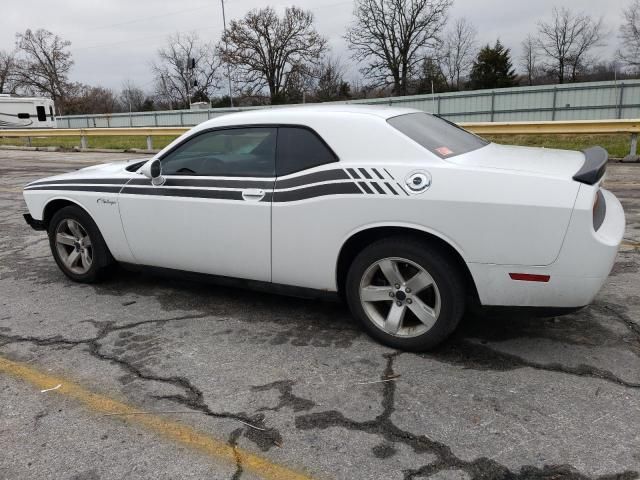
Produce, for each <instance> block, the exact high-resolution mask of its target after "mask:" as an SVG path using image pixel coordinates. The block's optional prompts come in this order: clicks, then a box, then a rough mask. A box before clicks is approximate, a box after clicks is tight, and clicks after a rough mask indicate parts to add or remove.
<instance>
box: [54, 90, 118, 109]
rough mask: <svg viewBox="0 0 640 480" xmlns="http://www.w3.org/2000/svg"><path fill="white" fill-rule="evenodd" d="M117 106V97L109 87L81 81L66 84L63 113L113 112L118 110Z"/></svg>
mask: <svg viewBox="0 0 640 480" xmlns="http://www.w3.org/2000/svg"><path fill="white" fill-rule="evenodd" d="M119 107H120V105H119V103H118V99H117V97H116V95H115V94H114V93H113V91H112V90H111V89H108V88H104V87H92V86H90V85H83V84H81V83H74V84H72V85H69V86H68V90H67V94H66V97H65V108H66V110H65V113H67V114H68V115H76V114H94V113H113V112H117V111H119V110H120V108H119Z"/></svg>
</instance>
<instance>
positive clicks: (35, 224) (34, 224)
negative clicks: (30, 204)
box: [23, 213, 46, 230]
mask: <svg viewBox="0 0 640 480" xmlns="http://www.w3.org/2000/svg"><path fill="white" fill-rule="evenodd" d="M23 217H24V220H25V222H27V224H28V225H29V226H30V227H31V228H33V229H34V230H46V228H45V226H44V223H43V222H42V220H36V219H35V218H33V217H32V216H31V214H30V213H25V214H24V215H23Z"/></svg>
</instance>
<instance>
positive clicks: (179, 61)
mask: <svg viewBox="0 0 640 480" xmlns="http://www.w3.org/2000/svg"><path fill="white" fill-rule="evenodd" d="M192 60H193V61H195V65H193V64H192ZM218 67H219V62H218V60H217V59H216V57H215V53H214V48H213V46H212V45H211V44H207V43H203V42H202V41H200V38H199V37H198V35H197V34H195V33H189V34H184V33H176V34H175V35H173V36H171V37H169V38H168V40H167V45H166V46H165V47H163V48H161V49H160V50H158V60H157V61H156V62H154V63H153V64H152V66H151V68H152V70H153V74H154V78H155V88H156V95H157V96H158V98H159V99H160V100H161V102H163V103H169V104H170V105H172V106H178V107H187V108H188V106H189V105H190V103H191V102H192V101H208V100H209V98H210V97H211V96H212V95H213V94H214V92H215V90H216V89H217V87H218V81H219V76H218Z"/></svg>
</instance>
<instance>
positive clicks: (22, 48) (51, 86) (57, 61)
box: [16, 28, 73, 110]
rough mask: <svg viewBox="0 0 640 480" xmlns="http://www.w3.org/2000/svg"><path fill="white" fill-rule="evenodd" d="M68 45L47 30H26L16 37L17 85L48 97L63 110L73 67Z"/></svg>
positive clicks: (69, 43)
mask: <svg viewBox="0 0 640 480" xmlns="http://www.w3.org/2000/svg"><path fill="white" fill-rule="evenodd" d="M70 45H71V42H69V41H66V40H63V39H62V38H60V37H59V36H57V35H54V34H53V33H51V32H49V31H48V30H44V29H42V28H41V29H38V30H36V31H35V32H33V31H31V30H26V31H25V32H24V33H17V34H16V48H17V51H18V58H17V63H18V65H19V69H18V75H17V76H18V82H19V83H20V85H21V86H23V87H24V88H26V89H27V90H28V91H32V92H34V93H37V94H40V95H48V96H50V97H51V98H52V99H53V101H54V102H58V109H59V110H63V109H64V107H63V104H64V99H65V96H66V92H67V89H68V88H69V85H70V83H69V79H68V75H69V71H70V70H71V67H72V66H73V60H72V58H71V52H69V50H68V48H69V46H70Z"/></svg>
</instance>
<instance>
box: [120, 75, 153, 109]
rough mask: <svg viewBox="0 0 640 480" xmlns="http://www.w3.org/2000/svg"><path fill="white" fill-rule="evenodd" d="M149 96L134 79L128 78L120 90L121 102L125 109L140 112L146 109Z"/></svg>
mask: <svg viewBox="0 0 640 480" xmlns="http://www.w3.org/2000/svg"><path fill="white" fill-rule="evenodd" d="M146 99H147V96H146V95H145V93H144V92H143V91H142V89H141V88H139V87H138V86H136V84H135V83H133V81H131V80H129V79H127V80H125V81H124V82H123V84H122V90H121V91H120V98H119V100H120V103H121V104H122V107H123V109H124V110H127V111H131V112H140V111H142V110H143V109H144V105H145V100H146Z"/></svg>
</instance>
